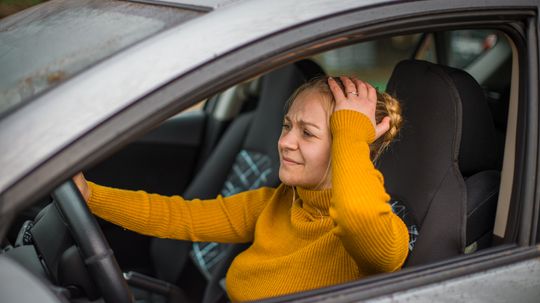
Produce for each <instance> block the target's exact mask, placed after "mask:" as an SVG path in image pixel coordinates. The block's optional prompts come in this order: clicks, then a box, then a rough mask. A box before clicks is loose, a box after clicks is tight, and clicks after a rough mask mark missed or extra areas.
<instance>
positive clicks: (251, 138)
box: [150, 60, 324, 302]
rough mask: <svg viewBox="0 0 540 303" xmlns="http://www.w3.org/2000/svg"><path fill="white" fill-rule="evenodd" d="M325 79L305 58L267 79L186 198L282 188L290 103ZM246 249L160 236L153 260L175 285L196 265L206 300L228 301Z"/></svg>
mask: <svg viewBox="0 0 540 303" xmlns="http://www.w3.org/2000/svg"><path fill="white" fill-rule="evenodd" d="M320 75H324V71H323V70H322V68H321V67H320V66H318V65H317V64H316V63H314V62H313V61H309V60H301V61H298V62H296V63H294V64H291V65H288V66H285V67H282V68H279V69H277V70H274V71H272V72H270V73H268V74H267V75H265V76H263V77H262V79H261V80H262V85H261V92H260V98H259V101H258V105H257V108H256V109H255V110H254V111H252V112H248V113H244V114H241V115H240V116H239V117H237V118H236V119H235V120H234V121H233V122H232V123H231V125H230V126H229V128H228V129H227V130H226V132H225V133H224V135H223V137H222V138H221V139H220V141H219V143H218V144H217V146H216V148H215V149H214V151H213V152H212V154H211V155H210V156H209V157H208V159H207V161H206V162H205V163H204V165H203V166H202V168H201V170H200V171H199V172H198V173H197V175H196V177H195V178H194V179H193V181H192V183H191V184H190V186H189V187H188V188H187V190H186V191H185V193H184V195H183V196H184V197H185V198H187V199H190V198H201V199H204V198H214V197H216V196H217V195H218V194H222V195H225V196H227V195H232V194H235V193H238V192H241V191H246V190H250V189H255V188H258V187H261V186H277V185H279V177H278V170H279V155H278V150H277V141H278V139H279V136H280V134H281V125H282V123H283V114H284V112H283V110H284V105H285V102H286V101H287V99H288V98H289V97H290V96H291V95H292V93H293V92H294V90H295V89H296V88H298V87H299V86H300V85H301V84H302V83H304V82H306V81H307V80H309V79H311V78H313V77H315V76H320ZM239 171H241V172H242V173H241V174H238V173H237V172H239ZM246 247H247V246H246V245H232V244H228V245H227V244H218V243H191V242H187V241H177V240H170V239H157V238H156V239H152V243H151V257H152V261H153V265H154V270H155V274H156V277H157V278H159V279H161V280H163V281H166V282H169V283H170V284H172V285H174V284H176V283H177V281H178V279H179V277H180V274H181V272H182V271H183V269H184V266H185V265H186V263H193V264H195V265H196V267H197V268H198V269H199V270H200V271H201V272H202V273H203V274H204V276H205V277H206V279H207V282H208V286H207V288H206V290H205V295H204V299H203V301H204V302H215V301H216V300H219V299H220V298H223V294H224V292H223V291H222V290H221V286H220V281H221V279H222V278H223V277H224V275H225V272H226V270H227V268H228V266H229V265H230V263H231V262H232V260H233V258H234V256H236V254H238V253H240V252H241V251H242V250H243V249H245V248H246ZM150 300H152V299H150Z"/></svg>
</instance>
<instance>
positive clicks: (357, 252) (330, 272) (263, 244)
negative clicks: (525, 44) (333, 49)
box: [75, 77, 408, 301]
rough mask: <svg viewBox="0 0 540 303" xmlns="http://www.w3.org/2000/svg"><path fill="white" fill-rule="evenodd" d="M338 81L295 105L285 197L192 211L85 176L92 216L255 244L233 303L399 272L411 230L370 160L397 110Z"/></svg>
mask: <svg viewBox="0 0 540 303" xmlns="http://www.w3.org/2000/svg"><path fill="white" fill-rule="evenodd" d="M340 79H341V81H337V79H332V78H328V79H316V80H313V81H311V82H309V83H307V84H305V85H303V86H302V87H300V88H299V89H298V90H297V92H296V93H295V94H293V96H292V97H291V99H290V101H289V102H288V105H287V113H286V115H285V118H284V123H283V130H282V134H281V137H280V139H279V141H278V150H279V154H280V160H281V162H280V169H279V177H280V180H281V182H282V184H281V185H280V186H278V187H277V188H261V189H257V190H252V191H248V192H244V193H240V194H237V195H234V196H231V197H226V198H223V197H221V196H218V197H217V198H216V199H213V200H205V201H201V200H192V201H189V202H186V201H185V200H184V199H182V198H181V197H179V196H172V197H164V196H160V195H156V194H147V193H145V192H143V191H126V190H119V189H113V188H107V187H103V186H99V185H96V184H94V183H91V182H86V181H85V180H84V177H83V176H82V175H81V174H79V175H78V176H76V177H75V181H76V183H77V185H78V186H79V189H80V190H81V192H82V194H83V196H84V197H85V199H86V200H87V202H88V205H89V207H90V209H91V210H92V212H93V213H95V214H96V215H98V216H100V217H102V218H104V219H106V220H108V221H111V222H113V223H115V224H118V225H121V226H123V227H125V228H127V229H130V230H133V231H136V232H139V233H143V234H147V235H151V236H155V237H167V238H175V239H184V240H191V241H203V242H210V241H212V242H229V243H241V242H253V244H252V245H251V246H250V247H249V248H248V249H247V250H245V251H244V252H243V253H241V254H240V255H238V256H237V257H236V259H235V260H234V261H233V263H232V265H231V267H230V269H229V271H228V273H227V278H226V285H227V292H228V295H229V297H230V299H231V300H232V301H248V300H255V299H261V298H266V297H271V296H277V295H284V294H290V293H294V292H298V291H304V290H309V289H314V288H318V287H324V286H329V285H334V284H338V283H344V282H348V281H352V280H356V279H359V278H362V277H365V276H368V275H371V274H375V273H379V272H392V271H395V270H398V269H399V268H400V267H401V266H402V264H403V262H404V260H405V258H406V256H407V252H408V233H407V227H406V226H405V225H404V223H403V222H402V221H401V220H400V219H399V218H398V217H397V216H396V215H394V214H393V213H392V210H391V207H390V205H389V204H388V203H387V202H388V200H389V196H388V195H387V194H386V192H385V190H384V186H383V178H382V175H381V174H380V172H378V171H377V170H376V169H375V168H374V166H373V164H372V162H371V159H376V158H377V157H378V155H379V154H380V152H381V151H382V149H384V147H385V146H386V145H388V143H389V142H390V140H391V139H392V138H393V137H394V136H395V135H396V134H397V131H398V129H399V124H400V123H401V117H400V115H399V104H398V103H397V101H396V100H394V99H393V98H392V97H390V96H388V95H386V94H378V93H377V92H376V90H375V89H374V88H373V87H372V86H371V85H369V84H367V83H364V82H362V81H360V80H357V79H354V78H348V77H341V78H340ZM378 97H379V98H378ZM378 99H379V102H378ZM377 104H378V105H377ZM386 115H389V116H386ZM385 133H386V135H385V136H384V137H383V134H385ZM376 138H379V139H378V140H377V141H375V139H376ZM374 141H375V142H374ZM370 144H371V146H370ZM370 148H371V150H370ZM171 262H174V260H171Z"/></svg>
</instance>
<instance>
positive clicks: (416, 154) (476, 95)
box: [378, 60, 498, 265]
mask: <svg viewBox="0 0 540 303" xmlns="http://www.w3.org/2000/svg"><path fill="white" fill-rule="evenodd" d="M387 91H388V92H389V93H390V94H392V95H394V96H395V97H397V98H398V99H399V100H401V102H402V107H403V117H404V119H405V123H404V126H403V129H402V131H401V134H400V137H399V139H398V140H397V141H396V142H395V143H394V144H393V145H392V147H391V148H390V149H389V150H388V151H387V152H386V153H385V154H383V155H382V156H381V158H380V159H379V163H378V166H379V169H380V170H381V172H382V173H383V175H384V177H385V187H386V189H387V191H388V192H389V194H390V195H391V196H392V198H393V199H395V200H399V201H401V202H402V203H403V204H405V205H406V207H407V208H408V209H409V213H410V214H409V215H410V216H412V217H413V219H414V221H415V222H416V223H417V224H418V225H419V236H418V238H417V240H416V243H415V246H414V250H413V251H412V253H411V254H410V255H409V258H408V260H407V265H418V264H425V263H430V262H434V261H439V260H442V259H445V258H448V257H452V256H456V255H459V254H462V253H463V252H464V250H465V247H466V246H467V242H470V241H468V240H467V227H466V226H467V216H468V211H470V210H468V206H469V205H480V204H483V203H482V202H477V201H482V200H483V199H485V198H486V195H485V194H486V192H489V194H488V196H489V197H490V198H489V202H488V204H489V205H493V204H494V203H496V200H495V199H496V197H495V199H493V195H492V192H493V188H495V190H497V189H498V181H497V182H491V181H490V182H483V181H480V183H485V184H488V185H486V186H489V187H490V188H489V190H485V191H484V190H483V189H482V190H480V191H478V193H475V194H473V195H471V192H472V191H475V190H476V187H475V186H472V185H470V186H469V185H468V184H467V180H469V179H471V178H472V179H473V180H474V179H481V180H484V176H483V175H484V174H486V172H488V171H492V170H493V169H494V168H495V167H496V165H497V161H496V158H495V157H496V147H495V146H496V143H495V128H494V125H493V119H492V118H491V113H490V111H489V107H488V105H487V102H486V100H485V97H484V95H483V90H482V88H481V87H480V86H479V85H478V83H477V82H476V81H475V80H474V79H473V78H472V77H471V76H470V75H469V74H467V73H466V72H464V71H462V70H458V69H454V68H450V67H446V66H441V65H437V64H433V63H429V62H425V61H416V60H406V61H402V62H400V63H399V64H398V65H397V66H396V68H395V69H394V72H393V74H392V76H391V78H390V81H389V83H388V88H387ZM487 175H489V173H487ZM488 178H491V176H488ZM490 180H491V179H490ZM475 183H476V184H479V183H478V180H476V181H475ZM469 197H471V198H473V199H474V200H473V201H470V200H469ZM478 215H479V216H480V217H482V218H486V217H489V216H488V215H486V213H485V212H484V211H479V212H478ZM493 218H494V217H493ZM493 218H488V220H493ZM482 228H483V227H482ZM482 234H484V233H483V232H482Z"/></svg>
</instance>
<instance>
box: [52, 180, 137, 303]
mask: <svg viewBox="0 0 540 303" xmlns="http://www.w3.org/2000/svg"><path fill="white" fill-rule="evenodd" d="M53 198H54V200H55V203H56V205H57V206H58V209H59V210H60V212H61V213H62V216H63V217H64V219H65V220H66V222H67V225H68V228H69V230H70V232H71V235H72V236H73V239H74V240H75V243H76V244H77V246H78V247H79V250H80V252H81V254H82V257H83V260H84V263H85V264H86V266H87V268H88V271H89V272H90V275H91V276H92V278H93V280H94V282H95V283H96V285H97V287H98V289H99V290H100V291H101V295H102V296H103V299H104V300H105V302H108V303H113V302H114V303H132V302H133V296H132V295H131V291H130V289H129V287H128V285H127V282H126V280H125V279H124V276H123V274H122V271H121V270H120V266H118V263H117V262H116V259H115V258H114V255H113V251H112V249H111V247H110V246H109V243H108V242H107V240H106V239H105V236H104V235H103V232H102V231H101V228H100V227H99V225H98V223H97V221H96V219H95V218H94V216H93V215H92V214H91V213H90V210H89V209H88V206H87V205H86V202H85V201H84V199H83V197H82V196H81V194H80V192H79V190H78V189H77V187H76V185H75V183H74V182H73V181H72V180H69V181H67V182H65V183H64V184H62V185H60V186H59V187H58V188H57V189H56V190H55V191H54V193H53Z"/></svg>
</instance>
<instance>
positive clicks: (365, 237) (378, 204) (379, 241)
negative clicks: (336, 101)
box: [330, 110, 409, 275]
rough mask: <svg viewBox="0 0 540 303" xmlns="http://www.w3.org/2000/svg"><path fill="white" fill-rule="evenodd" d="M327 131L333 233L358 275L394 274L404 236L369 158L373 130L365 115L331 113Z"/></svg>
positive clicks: (403, 252) (405, 247) (404, 250)
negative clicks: (348, 255) (330, 165)
mask: <svg viewBox="0 0 540 303" xmlns="http://www.w3.org/2000/svg"><path fill="white" fill-rule="evenodd" d="M330 125H331V130H332V135H333V142H332V189H333V197H332V203H331V207H330V216H331V217H332V219H333V220H334V222H335V228H334V230H333V231H334V233H335V234H336V235H337V236H338V237H339V238H340V239H341V241H342V243H343V246H344V247H345V249H346V250H347V252H348V253H349V254H350V255H351V256H352V257H353V259H354V260H355V261H356V264H357V265H358V269H359V271H360V273H361V274H366V275H368V274H374V273H379V272H392V271H395V270H397V269H399V268H400V267H401V266H402V264H403V262H404V261H405V258H406V257H407V253H408V240H409V236H408V232H407V227H406V226H405V224H404V223H403V221H401V219H400V218H399V217H397V216H396V215H395V214H394V213H393V212H392V210H391V206H390V205H389V204H388V203H387V202H388V201H389V199H390V197H389V195H388V194H387V193H386V191H385V189H384V184H383V183H384V181H383V176H382V174H381V173H380V172H379V171H378V170H376V169H375V167H374V166H373V164H372V162H371V160H370V157H369V145H368V144H369V143H371V142H372V141H373V140H374V138H375V129H374V127H373V125H372V124H371V121H370V120H369V119H368V118H367V117H366V116H365V115H363V114H361V113H359V112H356V111H351V110H340V111H337V112H335V113H333V115H332V117H331V120H330Z"/></svg>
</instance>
